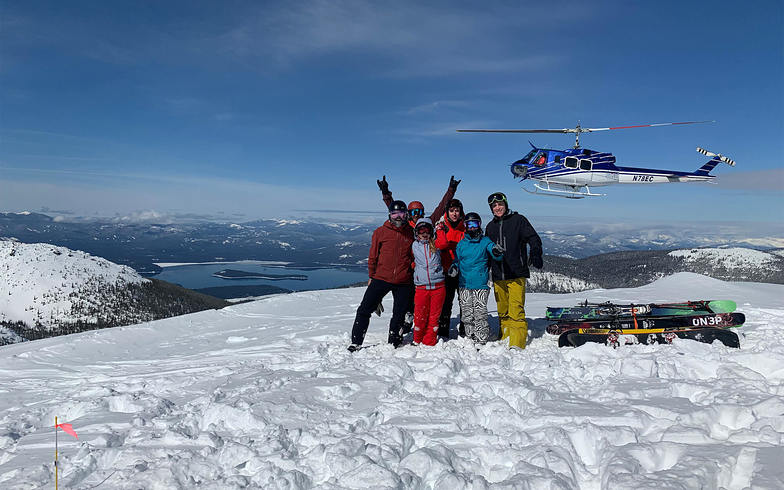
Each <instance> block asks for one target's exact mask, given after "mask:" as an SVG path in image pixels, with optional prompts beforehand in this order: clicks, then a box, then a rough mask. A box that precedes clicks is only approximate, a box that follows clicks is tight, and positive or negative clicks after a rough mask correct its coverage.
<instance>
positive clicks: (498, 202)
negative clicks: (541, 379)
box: [485, 192, 543, 349]
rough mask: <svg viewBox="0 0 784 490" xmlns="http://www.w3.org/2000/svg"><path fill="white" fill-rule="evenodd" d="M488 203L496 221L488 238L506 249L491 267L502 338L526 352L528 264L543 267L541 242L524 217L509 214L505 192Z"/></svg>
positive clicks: (511, 345)
mask: <svg viewBox="0 0 784 490" xmlns="http://www.w3.org/2000/svg"><path fill="white" fill-rule="evenodd" d="M487 204H489V205H490V210H491V211H492V212H493V220H492V221H491V222H490V223H488V224H487V227H486V228H485V235H487V236H488V237H489V238H490V239H491V240H492V241H493V242H495V243H496V244H497V245H499V246H500V247H501V248H503V250H504V258H503V260H502V261H500V262H496V261H492V264H491V268H492V275H493V290H494V293H495V301H496V303H497V304H498V317H499V318H500V320H501V339H506V338H508V339H509V346H510V347H519V348H521V349H525V345H526V341H527V340H528V322H527V321H526V319H525V280H526V279H527V278H528V277H530V276H531V272H530V270H529V269H528V266H529V265H533V266H534V267H536V268H537V269H541V268H542V265H543V264H542V240H541V238H539V235H538V234H537V233H536V230H534V227H533V226H531V223H530V222H529V221H528V219H526V217H525V216H523V215H522V214H517V212H510V211H509V201H507V199H506V195H505V194H504V193H503V192H495V193H493V194H490V196H488V198H487ZM529 248H530V254H529V250H528V249H529Z"/></svg>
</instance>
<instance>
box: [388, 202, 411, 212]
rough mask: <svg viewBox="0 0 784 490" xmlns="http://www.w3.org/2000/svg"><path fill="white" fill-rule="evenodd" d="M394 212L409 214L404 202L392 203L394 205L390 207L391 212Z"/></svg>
mask: <svg viewBox="0 0 784 490" xmlns="http://www.w3.org/2000/svg"><path fill="white" fill-rule="evenodd" d="M393 211H403V212H405V213H407V212H408V208H407V207H406V203H404V202H403V201H392V204H390V205H389V212H390V213H391V212H393Z"/></svg>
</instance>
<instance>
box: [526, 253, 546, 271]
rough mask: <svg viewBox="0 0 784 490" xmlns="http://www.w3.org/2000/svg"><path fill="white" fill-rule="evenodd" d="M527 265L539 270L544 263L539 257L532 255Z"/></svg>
mask: <svg viewBox="0 0 784 490" xmlns="http://www.w3.org/2000/svg"><path fill="white" fill-rule="evenodd" d="M528 265H533V266H534V267H536V268H537V269H541V268H542V266H544V262H543V261H542V256H541V255H532V256H530V257H529V258H528Z"/></svg>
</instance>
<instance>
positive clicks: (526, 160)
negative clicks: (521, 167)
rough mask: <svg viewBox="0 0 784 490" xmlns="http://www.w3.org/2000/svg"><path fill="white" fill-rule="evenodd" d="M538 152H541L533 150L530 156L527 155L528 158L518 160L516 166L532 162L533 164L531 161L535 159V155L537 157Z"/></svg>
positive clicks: (529, 153)
mask: <svg viewBox="0 0 784 490" xmlns="http://www.w3.org/2000/svg"><path fill="white" fill-rule="evenodd" d="M538 151H539V150H537V149H533V150H531V151H529V152H528V154H527V155H526V156H524V157H523V158H521V159H519V160H517V161H516V162H515V163H516V164H525V163H530V162H531V159H532V158H533V157H534V155H536V153H537V152H538Z"/></svg>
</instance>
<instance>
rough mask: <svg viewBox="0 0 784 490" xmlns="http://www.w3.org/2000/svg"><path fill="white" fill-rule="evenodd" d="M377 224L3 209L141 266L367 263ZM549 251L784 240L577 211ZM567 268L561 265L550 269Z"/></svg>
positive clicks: (10, 232) (10, 223)
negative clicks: (95, 216)
mask: <svg viewBox="0 0 784 490" xmlns="http://www.w3.org/2000/svg"><path fill="white" fill-rule="evenodd" d="M383 220H384V213H381V212H380V213H378V219H377V220H376V221H375V222H374V224H347V223H340V224H335V223H325V222H323V221H322V222H316V221H313V220H311V221H296V220H256V221H250V222H243V223H215V222H185V223H138V222H137V223H134V222H128V221H125V220H107V219H104V220H72V221H65V220H63V219H61V218H52V217H50V216H47V215H45V214H40V213H29V212H28V213H0V237H13V238H16V239H17V240H19V241H22V242H26V243H37V242H46V243H52V244H54V245H59V246H64V247H68V248H71V249H78V250H84V251H86V252H89V253H91V254H93V255H97V256H100V257H104V258H107V259H109V260H111V261H113V262H115V263H118V264H124V265H130V266H131V267H133V268H134V269H136V270H137V271H140V272H143V273H148V272H150V273H153V272H160V269H159V268H158V267H157V266H155V265H154V263H155V262H212V261H234V260H282V261H286V262H296V263H299V264H303V265H329V264H340V265H341V266H343V267H356V266H362V265H364V264H366V261H367V252H368V247H369V246H370V236H371V233H372V232H373V230H374V229H375V228H376V227H377V226H378V225H379V224H381V222H383ZM534 225H535V226H536V228H537V230H538V231H539V234H540V236H541V237H542V241H543V244H544V250H545V254H547V255H550V256H561V257H571V258H577V259H581V258H586V257H590V256H594V255H598V254H604V253H610V252H619V251H636V250H637V251H648V250H673V249H681V248H691V247H719V246H721V247H727V246H744V247H757V248H765V249H770V248H781V247H784V238H783V237H784V225H782V224H778V223H768V224H758V225H754V226H752V225H750V224H749V223H722V224H721V225H720V226H719V225H717V224H715V223H699V222H698V223H688V222H678V223H651V222H648V221H645V223H643V224H620V223H605V222H602V223H596V222H593V221H592V220H585V219H580V218H558V217H540V218H537V219H534ZM551 272H557V273H561V274H563V271H551Z"/></svg>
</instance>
